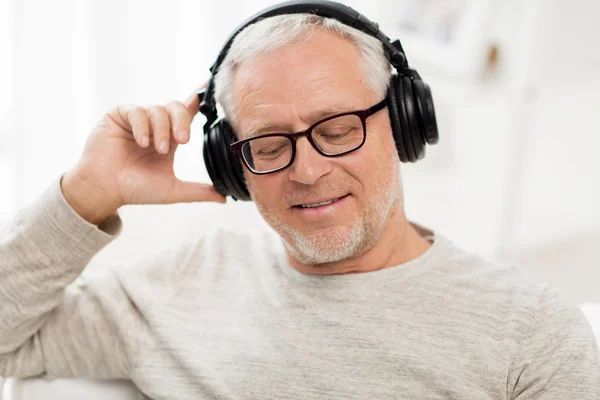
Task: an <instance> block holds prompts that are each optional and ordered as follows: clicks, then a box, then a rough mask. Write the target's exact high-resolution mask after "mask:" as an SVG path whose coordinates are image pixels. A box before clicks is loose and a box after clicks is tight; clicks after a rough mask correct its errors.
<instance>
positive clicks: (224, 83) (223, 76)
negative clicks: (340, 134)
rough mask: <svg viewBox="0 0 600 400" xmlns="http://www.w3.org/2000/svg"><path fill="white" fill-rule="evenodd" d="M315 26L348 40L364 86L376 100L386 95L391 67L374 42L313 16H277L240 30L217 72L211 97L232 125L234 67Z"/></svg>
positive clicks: (341, 24) (306, 32) (323, 18)
mask: <svg viewBox="0 0 600 400" xmlns="http://www.w3.org/2000/svg"><path fill="white" fill-rule="evenodd" d="M317 27H319V28H321V29H323V30H325V31H327V32H332V33H335V34H337V35H339V36H341V37H343V38H345V39H348V40H350V41H351V42H352V43H353V44H354V45H355V46H356V47H357V48H358V50H359V52H360V54H361V58H362V60H361V68H362V70H363V73H364V74H365V78H366V82H367V85H368V86H369V87H370V88H371V89H372V90H373V91H374V92H375V94H376V95H377V96H378V97H381V98H383V97H384V96H385V95H386V92H387V88H388V84H389V81H390V77H391V65H390V62H389V58H388V55H387V53H386V52H385V51H384V49H383V45H382V43H381V42H380V41H379V40H378V39H376V38H374V37H373V36H371V35H368V34H366V33H364V32H361V31H359V30H358V29H355V28H352V27H350V26H347V25H345V24H343V23H341V22H339V21H337V20H335V19H331V18H325V17H320V16H318V15H314V14H285V15H277V16H274V17H270V18H265V19H263V20H260V21H258V22H255V23H254V24H252V25H250V26H248V27H246V28H245V29H243V30H242V31H241V32H240V33H239V34H238V35H237V36H236V37H235V39H234V41H233V43H232V45H231V48H230V49H229V52H228V53H227V56H226V57H225V59H224V60H223V63H222V64H221V66H220V67H219V70H218V71H217V74H216V76H215V96H216V99H217V101H218V102H219V104H220V105H221V106H222V107H223V110H224V111H225V115H226V117H227V120H228V121H229V122H230V123H231V124H232V125H233V124H234V123H235V121H236V117H237V115H236V113H235V109H234V106H233V95H232V80H233V74H234V72H235V70H236V68H237V67H238V66H239V65H240V64H241V63H242V62H244V61H245V60H247V59H249V58H251V57H256V56H258V55H261V54H265V53H268V52H271V51H274V50H277V49H280V48H281V47H283V46H285V45H286V44H289V43H291V42H293V41H295V40H296V41H297V40H298V39H299V38H301V37H306V39H307V40H308V39H309V38H310V35H311V33H312V32H314V30H315V28H317ZM303 35H304V36H303Z"/></svg>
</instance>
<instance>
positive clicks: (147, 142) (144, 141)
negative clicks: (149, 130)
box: [141, 135, 150, 147]
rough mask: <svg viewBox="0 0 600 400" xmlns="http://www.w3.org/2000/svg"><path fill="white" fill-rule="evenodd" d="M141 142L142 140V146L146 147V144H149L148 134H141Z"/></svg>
mask: <svg viewBox="0 0 600 400" xmlns="http://www.w3.org/2000/svg"><path fill="white" fill-rule="evenodd" d="M141 142H142V146H144V147H148V145H149V144H150V138H148V136H146V135H144V136H142V139H141Z"/></svg>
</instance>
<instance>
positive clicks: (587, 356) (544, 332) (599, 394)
mask: <svg viewBox="0 0 600 400" xmlns="http://www.w3.org/2000/svg"><path fill="white" fill-rule="evenodd" d="M508 389H509V390H508V393H509V394H510V395H509V396H508V398H510V399H515V400H533V399H536V400H554V399H556V400H558V399H600V355H599V352H598V348H597V346H596V340H595V338H594V335H593V334H592V330H591V328H590V325H589V324H588V322H587V320H586V319H585V317H584V315H583V313H582V312H581V311H580V310H579V309H578V308H577V307H575V306H572V305H569V304H568V303H567V302H566V301H565V300H564V299H563V297H562V296H561V294H560V293H559V291H558V290H556V289H555V288H552V287H550V288H547V289H546V291H545V292H544V293H543V295H542V297H541V299H540V303H539V305H538V307H537V309H536V310H534V313H533V316H532V320H531V325H530V329H529V332H528V334H527V335H526V337H525V338H524V339H523V341H522V342H521V345H520V349H519V353H518V355H517V358H516V359H515V361H514V362H513V365H512V368H511V371H510V373H509V377H508Z"/></svg>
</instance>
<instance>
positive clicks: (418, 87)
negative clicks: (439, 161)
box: [413, 79, 439, 144]
mask: <svg viewBox="0 0 600 400" xmlns="http://www.w3.org/2000/svg"><path fill="white" fill-rule="evenodd" d="M413 87H414V89H415V90H414V96H415V102H416V106H417V113H418V114H419V117H420V118H419V119H420V120H421V124H422V127H423V138H424V139H425V140H426V141H427V143H428V144H436V143H437V142H438V140H439V132H438V127H437V120H436V117H435V107H434V104H433V95H432V94H431V88H430V87H429V85H428V84H426V83H425V82H423V81H422V80H420V79H416V80H415V81H414V85H413Z"/></svg>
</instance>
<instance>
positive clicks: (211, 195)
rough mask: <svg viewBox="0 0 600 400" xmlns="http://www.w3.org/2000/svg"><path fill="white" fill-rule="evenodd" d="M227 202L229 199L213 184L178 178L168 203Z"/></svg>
mask: <svg viewBox="0 0 600 400" xmlns="http://www.w3.org/2000/svg"><path fill="white" fill-rule="evenodd" d="M192 202H216V203H223V204H225V203H226V202H227V199H226V198H225V197H224V196H223V195H222V194H221V193H219V192H217V189H215V187H214V186H213V185H209V184H206V183H198V182H187V181H182V180H179V179H178V180H176V181H175V185H174V186H173V189H172V190H171V193H170V195H169V199H168V203H192Z"/></svg>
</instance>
